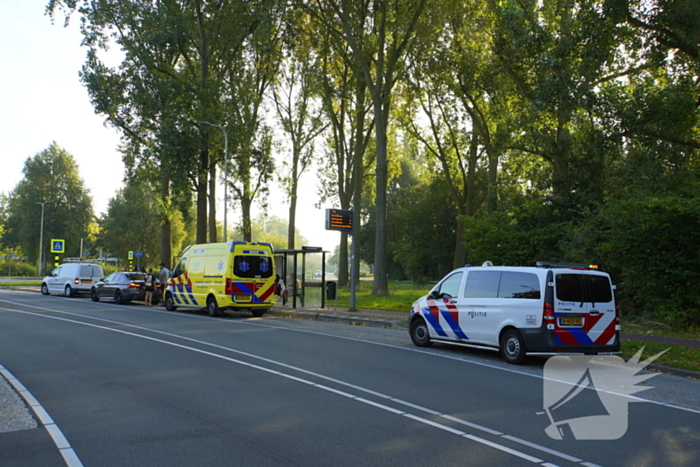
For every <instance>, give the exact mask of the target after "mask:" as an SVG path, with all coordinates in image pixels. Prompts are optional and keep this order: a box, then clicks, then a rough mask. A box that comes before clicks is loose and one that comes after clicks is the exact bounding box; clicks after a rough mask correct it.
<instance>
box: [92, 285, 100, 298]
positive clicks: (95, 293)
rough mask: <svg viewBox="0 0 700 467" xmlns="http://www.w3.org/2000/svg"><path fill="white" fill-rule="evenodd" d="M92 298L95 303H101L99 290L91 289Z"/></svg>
mask: <svg viewBox="0 0 700 467" xmlns="http://www.w3.org/2000/svg"><path fill="white" fill-rule="evenodd" d="M90 298H91V299H92V301H93V302H99V301H100V296H99V294H98V293H97V289H96V288H94V287H93V288H92V289H90Z"/></svg>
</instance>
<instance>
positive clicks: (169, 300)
mask: <svg viewBox="0 0 700 467" xmlns="http://www.w3.org/2000/svg"><path fill="white" fill-rule="evenodd" d="M165 309H166V310H168V311H175V310H177V307H176V306H175V300H173V294H170V293H169V294H167V295H166V296H165Z"/></svg>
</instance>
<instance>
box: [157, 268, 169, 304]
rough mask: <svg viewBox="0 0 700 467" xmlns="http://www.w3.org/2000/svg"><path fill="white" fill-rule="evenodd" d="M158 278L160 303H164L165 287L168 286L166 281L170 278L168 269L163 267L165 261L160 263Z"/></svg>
mask: <svg viewBox="0 0 700 467" xmlns="http://www.w3.org/2000/svg"><path fill="white" fill-rule="evenodd" d="M158 280H159V281H160V292H161V297H162V299H163V301H162V303H165V289H166V288H167V287H168V281H169V280H170V271H169V270H168V268H166V267H165V263H160V276H159V277H158Z"/></svg>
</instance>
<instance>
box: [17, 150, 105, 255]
mask: <svg viewBox="0 0 700 467" xmlns="http://www.w3.org/2000/svg"><path fill="white" fill-rule="evenodd" d="M22 173H23V174H24V178H23V179H22V180H20V182H19V183H18V184H17V186H16V187H15V189H14V190H12V191H11V192H10V193H9V195H8V202H7V205H6V215H7V218H6V221H5V229H6V232H5V235H4V242H5V243H6V246H9V247H19V248H21V250H22V252H23V253H24V254H25V255H26V256H27V257H28V258H29V260H30V261H32V262H34V261H37V259H38V257H39V238H40V236H41V229H42V227H41V211H42V205H41V204H40V203H46V204H44V205H43V208H44V223H43V238H44V244H43V253H44V256H43V259H44V261H45V262H47V261H46V259H47V255H49V251H50V246H51V245H50V242H51V239H52V238H56V239H64V240H65V249H66V251H65V255H64V256H70V257H77V256H79V255H80V239H81V238H87V237H88V234H89V226H90V224H91V222H92V221H93V216H94V215H93V211H92V198H91V197H90V193H89V190H87V189H86V188H85V184H84V182H83V180H82V179H81V178H80V173H79V170H78V165H77V163H76V162H75V159H74V158H73V156H72V155H70V154H69V153H68V152H67V151H66V150H64V149H62V148H61V147H59V146H58V144H56V143H55V142H54V143H52V144H51V145H50V146H49V147H48V148H46V149H44V150H43V151H41V152H39V153H38V154H36V155H35V156H34V157H29V158H27V160H26V161H25V163H24V168H23V169H22ZM83 246H84V247H85V248H86V249H87V248H89V247H90V245H89V244H85V243H84V245H83Z"/></svg>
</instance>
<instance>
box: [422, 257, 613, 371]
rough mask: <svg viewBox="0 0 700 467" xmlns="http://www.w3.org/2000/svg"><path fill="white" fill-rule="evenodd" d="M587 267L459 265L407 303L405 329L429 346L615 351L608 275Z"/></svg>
mask: <svg viewBox="0 0 700 467" xmlns="http://www.w3.org/2000/svg"><path fill="white" fill-rule="evenodd" d="M594 268H595V267H593V266H588V265H580V264H569V263H545V262H540V263H537V267H514V266H492V265H491V264H490V263H489V262H486V263H484V265H483V266H481V267H469V266H467V267H463V268H459V269H456V270H454V271H452V272H451V273H449V274H448V275H447V276H445V277H444V278H443V279H442V280H441V281H440V282H438V284H437V285H436V286H435V287H434V288H433V289H432V290H431V291H430V293H428V295H426V296H424V297H421V298H420V299H418V300H417V301H416V302H415V303H414V304H413V309H412V312H411V319H410V328H409V333H410V335H411V340H412V341H413V343H414V344H415V345H417V346H420V347H428V346H430V345H432V343H433V342H446V343H451V344H459V345H465V346H471V347H478V348H485V349H491V350H500V352H501V355H502V356H503V358H504V359H505V360H506V361H507V362H508V363H514V364H519V363H522V362H523V361H524V360H525V356H526V354H531V355H532V354H560V353H585V354H598V353H617V352H619V350H620V336H619V333H620V332H619V331H620V322H619V312H618V309H617V307H616V305H615V294H614V288H615V287H614V286H613V285H612V283H611V280H610V276H609V275H608V274H606V273H604V272H600V271H597V270H595V269H594Z"/></svg>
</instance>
